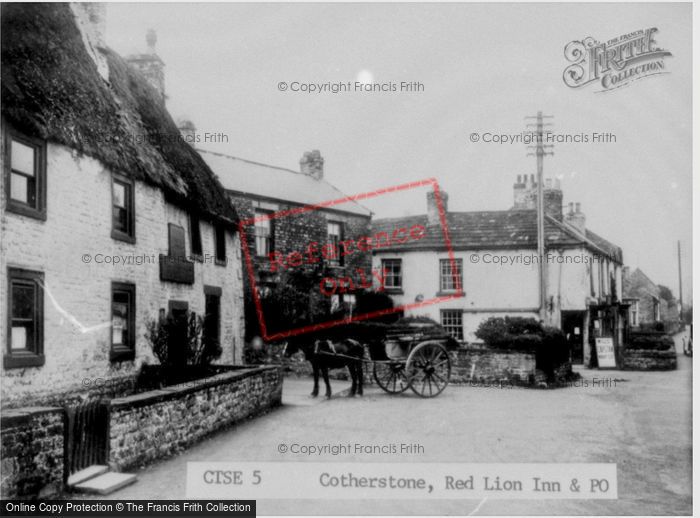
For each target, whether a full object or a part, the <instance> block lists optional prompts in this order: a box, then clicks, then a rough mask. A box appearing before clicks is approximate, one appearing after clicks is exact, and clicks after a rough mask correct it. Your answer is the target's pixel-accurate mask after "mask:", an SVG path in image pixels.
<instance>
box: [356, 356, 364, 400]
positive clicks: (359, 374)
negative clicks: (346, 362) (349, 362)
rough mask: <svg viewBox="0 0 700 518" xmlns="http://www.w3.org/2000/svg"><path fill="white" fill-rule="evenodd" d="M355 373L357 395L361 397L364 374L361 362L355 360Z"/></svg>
mask: <svg viewBox="0 0 700 518" xmlns="http://www.w3.org/2000/svg"><path fill="white" fill-rule="evenodd" d="M355 372H356V373H357V393H358V394H359V395H360V396H361V395H362V384H363V383H364V381H365V380H364V372H362V360H359V359H358V360H357V363H356V364H355Z"/></svg>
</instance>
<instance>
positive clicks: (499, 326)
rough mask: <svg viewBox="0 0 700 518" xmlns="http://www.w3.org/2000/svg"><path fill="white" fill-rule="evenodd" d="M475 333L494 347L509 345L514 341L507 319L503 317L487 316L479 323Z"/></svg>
mask: <svg viewBox="0 0 700 518" xmlns="http://www.w3.org/2000/svg"><path fill="white" fill-rule="evenodd" d="M474 334H475V335H476V337H477V338H480V339H481V340H483V341H484V343H486V344H487V345H490V346H492V347H507V346H508V345H509V344H510V343H511V342H512V341H513V337H512V336H511V335H510V334H509V333H508V326H507V325H506V321H505V319H503V318H501V317H492V318H487V319H486V320H484V321H483V322H481V324H479V327H478V328H477V330H476V332H475V333H474Z"/></svg>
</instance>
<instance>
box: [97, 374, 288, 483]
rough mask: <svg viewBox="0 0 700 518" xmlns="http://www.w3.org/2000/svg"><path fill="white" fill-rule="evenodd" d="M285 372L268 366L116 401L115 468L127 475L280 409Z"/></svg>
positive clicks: (112, 453) (112, 446) (113, 430)
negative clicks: (275, 409)
mask: <svg viewBox="0 0 700 518" xmlns="http://www.w3.org/2000/svg"><path fill="white" fill-rule="evenodd" d="M282 381H283V376H282V370H281V369H280V368H279V367H274V366H263V367H251V368H243V369H237V370H231V371H228V372H224V373H221V374H217V375H216V376H212V377H210V378H206V379H202V380H198V381H196V382H192V383H188V384H185V385H184V386H175V387H169V388H165V389H161V390H153V391H150V392H143V393H140V394H136V395H133V396H128V397H124V398H118V399H113V400H112V401H111V408H110V455H109V463H110V466H111V467H112V468H113V469H115V470H119V471H121V470H126V469H129V468H132V467H136V466H141V465H144V464H147V463H149V462H152V461H154V460H156V459H159V458H163V457H168V456H170V455H173V454H174V453H177V452H179V451H181V450H183V449H184V448H186V447H187V446H189V445H191V444H194V443H196V442H198V441H201V440H202V439H203V438H204V437H206V436H207V435H210V434H211V433H213V432H215V431H217V430H220V429H223V428H225V427H228V426H230V425H232V424H234V423H236V422H238V421H241V420H243V419H246V418H248V417H252V416H253V415H255V414H259V413H261V412H264V411H266V410H268V409H270V408H273V407H275V406H278V405H280V404H281V402H282Z"/></svg>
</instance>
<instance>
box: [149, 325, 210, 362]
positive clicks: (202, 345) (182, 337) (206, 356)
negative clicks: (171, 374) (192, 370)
mask: <svg viewBox="0 0 700 518" xmlns="http://www.w3.org/2000/svg"><path fill="white" fill-rule="evenodd" d="M206 325H207V322H206V321H205V320H203V319H202V317H200V316H199V315H196V314H195V313H191V312H190V311H187V312H186V313H184V314H182V315H173V314H172V313H168V315H167V316H164V317H159V319H158V320H157V321H156V320H152V321H150V322H148V323H147V324H146V340H147V341H148V343H149V345H150V346H151V350H152V351H153V355H154V356H155V357H156V358H157V359H158V361H159V362H160V364H161V365H165V366H168V367H175V368H183V367H185V366H188V365H191V366H198V367H201V366H206V365H209V364H211V362H213V361H214V360H216V359H218V358H219V357H221V353H222V349H221V344H220V343H219V340H218V339H216V338H215V336H214V335H213V334H212V333H203V332H202V331H203V329H204V328H205V327H206Z"/></svg>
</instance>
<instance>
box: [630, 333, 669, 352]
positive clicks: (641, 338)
mask: <svg viewBox="0 0 700 518" xmlns="http://www.w3.org/2000/svg"><path fill="white" fill-rule="evenodd" d="M674 347H675V343H674V342H673V338H671V337H670V336H668V335H658V334H646V333H644V334H642V333H634V334H631V335H630V338H629V340H628V343H627V348H628V349H646V350H654V351H668V350H669V349H672V348H674Z"/></svg>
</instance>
